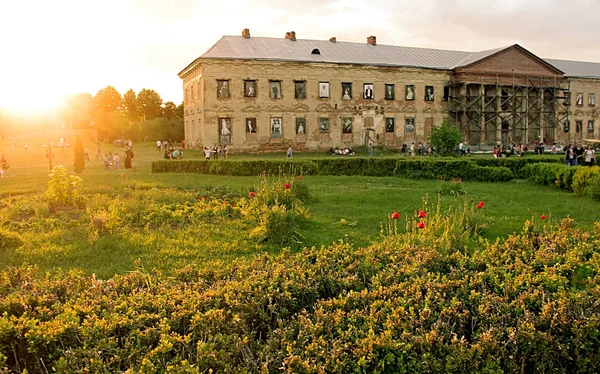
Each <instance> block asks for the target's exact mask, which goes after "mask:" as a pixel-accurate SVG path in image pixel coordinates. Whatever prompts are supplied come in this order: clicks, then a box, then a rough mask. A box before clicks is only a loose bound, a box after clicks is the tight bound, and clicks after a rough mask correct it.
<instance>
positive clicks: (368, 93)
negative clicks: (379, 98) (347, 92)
mask: <svg viewBox="0 0 600 374" xmlns="http://www.w3.org/2000/svg"><path fill="white" fill-rule="evenodd" d="M363 98H364V99H367V100H371V99H373V83H365V85H364V87H363Z"/></svg>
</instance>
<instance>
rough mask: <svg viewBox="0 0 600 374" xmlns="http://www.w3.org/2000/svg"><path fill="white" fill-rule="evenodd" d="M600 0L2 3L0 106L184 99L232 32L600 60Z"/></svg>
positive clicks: (30, 0) (35, 0)
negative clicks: (134, 97)
mask: <svg viewBox="0 0 600 374" xmlns="http://www.w3.org/2000/svg"><path fill="white" fill-rule="evenodd" d="M599 16H600V1H597V0H570V1H565V0H560V1H559V0H519V1H517V0H504V1H502V0H496V1H489V0H412V1H400V0H397V1H391V0H390V1H385V0H369V1H363V0H339V1H326V0H300V1H298V0H295V1H292V0H253V1H242V0H230V1H227V0H226V1H206V0H171V1H168V0H102V1H98V0H94V1H90V0H0V48H1V49H0V51H1V53H0V107H3V106H4V107H6V108H9V109H19V110H21V111H35V110H38V109H44V108H50V107H53V106H56V104H57V102H58V101H59V99H60V98H61V97H62V96H64V95H67V94H73V93H79V92H89V93H91V94H92V95H94V94H95V93H96V92H97V91H98V90H99V89H101V88H103V87H105V86H107V85H112V86H114V87H116V88H117V89H118V90H119V92H121V94H123V93H124V92H125V90H127V89H128V88H133V89H134V90H135V91H136V92H139V91H140V90H141V89H142V88H150V89H154V90H156V91H157V92H158V93H159V94H160V95H161V96H162V98H163V100H164V101H174V102H175V103H176V104H179V103H181V101H182V98H183V95H182V88H181V81H180V79H179V78H178V77H177V73H178V72H179V71H181V70H182V69H183V68H184V67H185V66H187V65H188V64H189V63H190V62H192V61H193V60H194V59H195V58H197V57H199V56H200V55H201V54H203V53H204V52H205V51H206V50H207V49H208V48H210V47H211V46H212V45H213V44H214V43H216V42H217V41H218V40H219V38H220V37H221V36H223V35H240V34H241V31H242V29H244V28H246V27H247V28H249V29H250V32H251V34H252V36H265V37H281V38H283V37H284V35H285V33H286V31H296V36H297V38H298V39H321V40H327V39H329V38H330V37H332V36H336V37H337V39H338V41H349V42H360V43H364V42H366V38H367V36H369V35H376V36H377V42H378V44H390V45H402V46H414V47H429V48H443V49H455V50H464V51H478V50H486V49H491V48H496V47H499V46H505V45H510V44H514V43H519V44H520V45H521V46H523V47H525V48H527V49H528V50H530V51H531V52H533V53H534V54H536V55H538V56H540V57H547V58H560V59H570V60H579V61H595V62H600V48H599V46H598V41H599V39H600V25H599V24H598V21H599V20H600V18H599Z"/></svg>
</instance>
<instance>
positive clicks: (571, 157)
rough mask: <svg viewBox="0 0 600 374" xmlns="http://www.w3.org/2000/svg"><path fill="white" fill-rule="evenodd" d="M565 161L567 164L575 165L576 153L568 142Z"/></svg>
mask: <svg viewBox="0 0 600 374" xmlns="http://www.w3.org/2000/svg"><path fill="white" fill-rule="evenodd" d="M565 162H566V163H567V165H569V166H577V153H576V152H575V149H573V145H571V144H569V146H568V148H567V151H566V152H565Z"/></svg>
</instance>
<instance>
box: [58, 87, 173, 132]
mask: <svg viewBox="0 0 600 374" xmlns="http://www.w3.org/2000/svg"><path fill="white" fill-rule="evenodd" d="M62 120H63V122H64V123H68V124H69V125H70V127H71V128H74V129H95V130H96V131H97V132H98V138H99V139H108V140H109V141H112V140H114V139H131V140H133V141H140V140H157V139H172V140H175V141H179V140H182V139H183V138H184V128H183V103H181V104H179V105H175V103H173V102H172V101H167V102H163V100H162V98H161V97H160V95H159V94H158V93H157V92H156V91H154V90H151V89H147V88H144V89H142V90H141V91H140V92H138V93H137V94H136V93H135V91H134V90H132V89H129V90H127V91H126V92H125V93H124V94H123V95H121V94H120V93H119V91H117V89H115V88H114V87H112V86H107V87H105V88H103V89H101V90H100V91H98V92H97V93H96V95H95V96H92V95H91V94H89V93H79V94H75V95H71V96H69V97H68V98H67V100H66V105H65V107H64V110H63V112H62Z"/></svg>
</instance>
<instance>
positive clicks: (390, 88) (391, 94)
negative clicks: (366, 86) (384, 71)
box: [385, 84, 396, 100]
mask: <svg viewBox="0 0 600 374" xmlns="http://www.w3.org/2000/svg"><path fill="white" fill-rule="evenodd" d="M395 97H396V90H395V89H394V85H393V84H386V85H385V99H386V100H394V98H395Z"/></svg>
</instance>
